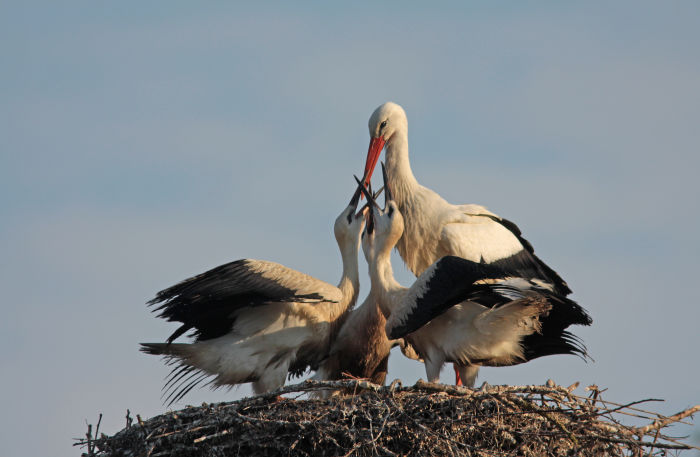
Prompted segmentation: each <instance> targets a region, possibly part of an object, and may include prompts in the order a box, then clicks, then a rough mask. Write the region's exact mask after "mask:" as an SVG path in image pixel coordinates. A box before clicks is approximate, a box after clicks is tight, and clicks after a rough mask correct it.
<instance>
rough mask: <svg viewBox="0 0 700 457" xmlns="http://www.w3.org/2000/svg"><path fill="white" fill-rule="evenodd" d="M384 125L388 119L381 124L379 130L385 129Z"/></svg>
mask: <svg viewBox="0 0 700 457" xmlns="http://www.w3.org/2000/svg"><path fill="white" fill-rule="evenodd" d="M384 127H386V121H382V123H381V124H379V130H382V129H384Z"/></svg>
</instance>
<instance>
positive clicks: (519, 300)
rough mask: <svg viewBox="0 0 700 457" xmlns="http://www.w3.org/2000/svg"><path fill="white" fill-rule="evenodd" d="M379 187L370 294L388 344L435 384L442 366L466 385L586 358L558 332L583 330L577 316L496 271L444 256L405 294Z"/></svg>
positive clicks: (398, 228) (371, 233)
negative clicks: (401, 349)
mask: <svg viewBox="0 0 700 457" xmlns="http://www.w3.org/2000/svg"><path fill="white" fill-rule="evenodd" d="M392 190H393V189H392V187H391V186H390V185H388V184H386V183H385V190H384V193H385V196H386V199H387V200H386V204H385V208H384V209H383V210H381V209H379V207H378V206H377V205H376V203H374V201H373V197H372V196H371V195H370V194H369V193H367V192H366V196H367V198H368V200H370V201H371V202H372V205H371V208H370V212H369V214H368V221H367V224H366V227H365V231H364V233H363V235H362V250H363V252H364V255H365V258H366V259H367V262H368V264H369V271H370V278H371V290H370V294H373V295H374V297H376V299H377V301H378V303H379V306H380V309H381V310H382V312H383V313H384V315H385V316H386V317H387V324H386V332H387V336H388V338H390V339H397V338H403V339H405V340H406V342H407V343H408V344H409V345H410V346H411V347H413V348H415V350H416V351H417V353H418V354H419V355H420V356H421V357H422V358H423V359H424V361H425V369H426V375H427V377H428V380H429V381H431V382H437V381H438V380H439V375H440V370H441V369H442V366H443V365H444V363H445V362H452V363H454V364H455V367H456V369H457V370H458V373H459V375H460V377H461V379H462V380H463V382H464V384H465V385H468V386H473V385H474V381H475V380H476V375H477V372H478V367H479V366H481V365H488V366H505V365H514V364H518V363H522V362H526V361H529V360H532V359H535V358H537V357H541V356H544V355H552V354H576V355H579V356H582V357H585V355H586V349H585V347H584V346H583V344H582V343H581V341H580V340H579V339H578V338H577V337H575V336H574V335H572V334H571V333H569V332H567V331H566V330H565V329H566V328H567V327H568V326H569V325H571V324H579V323H584V324H586V323H589V322H590V317H589V316H588V314H587V313H586V311H585V310H583V308H581V307H580V306H579V305H578V304H577V303H575V302H574V301H572V300H569V299H567V298H566V297H564V296H563V295H561V294H558V293H557V292H553V291H551V290H549V289H548V288H546V287H542V286H540V285H539V284H538V283H537V282H535V281H531V280H529V279H528V278H526V277H519V276H516V275H513V274H512V273H510V272H508V271H506V270H505V269H503V268H501V267H500V266H497V265H493V264H486V263H480V262H474V261H471V260H467V259H464V258H461V257H456V256H445V257H442V258H441V259H439V260H438V261H436V262H434V263H433V264H432V265H429V266H428V267H427V268H426V269H425V271H424V272H423V273H422V274H421V275H419V276H418V278H417V279H416V281H415V283H414V284H413V285H412V286H411V287H410V288H405V287H402V286H401V285H400V284H399V283H398V282H397V281H396V280H395V279H394V275H393V270H392V267H391V250H392V249H393V248H394V246H395V245H396V243H397V242H399V239H400V238H401V236H402V235H403V234H404V226H405V224H404V218H403V217H402V214H401V211H400V210H399V208H398V205H397V204H396V203H395V202H394V201H393V200H392V199H391V195H392Z"/></svg>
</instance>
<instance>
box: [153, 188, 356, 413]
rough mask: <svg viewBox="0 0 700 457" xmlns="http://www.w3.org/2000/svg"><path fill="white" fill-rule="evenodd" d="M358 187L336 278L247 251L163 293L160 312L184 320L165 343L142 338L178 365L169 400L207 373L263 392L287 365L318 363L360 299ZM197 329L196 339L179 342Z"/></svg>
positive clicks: (342, 224) (297, 369) (345, 214)
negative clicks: (317, 275)
mask: <svg viewBox="0 0 700 457" xmlns="http://www.w3.org/2000/svg"><path fill="white" fill-rule="evenodd" d="M359 196H360V187H359V186H358V189H357V191H356V192H355V194H354V195H353V197H352V199H351V200H350V203H349V205H348V206H347V207H346V208H345V209H344V210H343V211H342V212H341V213H340V215H339V216H338V218H337V219H336V220H335V225H334V232H335V238H336V241H337V242H338V247H339V248H340V254H341V257H342V262H343V273H342V277H341V280H340V283H339V284H338V286H337V287H336V286H333V285H331V284H328V283H326V282H324V281H321V280H320V279H316V278H314V277H312V276H309V275H307V274H304V273H301V272H299V271H296V270H293V269H291V268H287V267H285V266H283V265H280V264H278V263H275V262H269V261H265V260H254V259H242V260H237V261H235V262H231V263H227V264H225V265H221V266H219V267H217V268H214V269H212V270H209V271H207V272H205V273H202V274H200V275H198V276H194V277H192V278H189V279H186V280H184V281H182V282H180V283H179V284H176V285H174V286H172V287H170V288H168V289H165V290H163V291H161V292H159V293H158V294H157V296H156V297H155V298H154V299H153V300H151V301H150V302H149V305H159V306H158V307H157V308H156V309H155V310H154V311H159V314H158V317H162V318H164V319H167V320H168V321H175V322H181V323H182V325H181V326H180V327H179V328H178V329H177V330H176V331H175V332H174V333H173V334H172V335H171V336H170V337H169V338H168V340H167V342H166V343H144V344H142V345H141V350H142V351H143V352H145V353H147V354H154V355H162V356H165V358H166V359H167V360H168V361H169V362H170V363H171V364H174V365H175V367H174V368H173V370H172V371H171V373H170V375H169V377H168V380H167V382H166V385H165V386H164V395H167V397H166V399H165V401H166V402H169V403H170V404H172V403H174V402H176V401H178V400H180V399H181V398H182V397H183V396H184V395H185V394H187V393H188V392H189V391H190V390H191V389H192V388H194V387H195V386H196V385H198V384H201V383H202V382H203V381H205V380H207V378H211V379H210V380H208V382H207V384H208V385H212V386H214V387H219V386H232V385H235V384H240V383H246V382H252V383H253V391H254V392H255V393H262V392H267V391H271V390H274V389H276V388H279V387H281V386H282V385H284V382H285V379H286V378H287V375H288V373H292V374H301V373H303V372H304V371H305V370H306V369H308V368H311V369H316V368H317V367H318V364H319V363H320V362H321V361H322V360H323V359H324V358H325V357H326V356H327V355H328V351H329V349H330V346H331V342H332V341H333V339H334V337H335V335H336V334H337V332H338V330H339V328H340V326H341V325H342V322H343V320H344V319H345V318H346V317H347V315H348V310H349V309H351V308H352V307H353V306H354V305H355V302H356V300H357V295H358V292H359V277H358V260H357V255H358V250H359V244H360V234H361V233H362V229H363V226H364V219H365V218H364V215H363V213H364V211H365V209H364V208H363V209H362V210H360V211H359V212H358V213H357V214H356V213H355V211H356V210H357V206H358V201H359ZM190 330H193V336H194V342H192V343H190V344H187V343H174V342H173V341H174V340H175V339H176V338H178V337H179V336H181V335H182V334H184V333H186V332H188V331H190Z"/></svg>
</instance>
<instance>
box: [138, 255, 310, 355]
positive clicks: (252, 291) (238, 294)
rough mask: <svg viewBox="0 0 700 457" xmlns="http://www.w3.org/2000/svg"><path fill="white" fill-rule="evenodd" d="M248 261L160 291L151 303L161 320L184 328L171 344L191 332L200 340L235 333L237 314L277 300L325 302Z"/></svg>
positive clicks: (239, 261)
mask: <svg viewBox="0 0 700 457" xmlns="http://www.w3.org/2000/svg"><path fill="white" fill-rule="evenodd" d="M251 262H252V261H250V260H248V259H242V260H237V261H234V262H230V263H227V264H224V265H220V266H218V267H216V268H213V269H211V270H209V271H206V272H204V273H202V274H199V275H197V276H193V277H191V278H188V279H185V280H184V281H182V282H180V283H178V284H176V285H174V286H172V287H169V288H167V289H165V290H162V291H160V292H158V294H157V295H156V297H155V298H154V299H152V300H151V301H149V302H148V305H149V306H154V305H158V304H159V306H158V307H157V308H155V309H154V312H159V314H158V317H161V318H163V319H166V320H168V321H171V322H182V325H181V326H180V327H179V328H178V329H177V330H175V332H173V334H172V335H170V337H169V338H168V340H167V341H168V343H171V342H173V341H174V340H175V339H176V338H178V337H179V336H181V335H182V334H184V333H185V332H187V331H188V330H190V329H194V330H195V332H194V336H195V337H196V339H197V340H198V341H201V340H208V339H212V338H217V337H220V336H223V335H225V334H226V333H228V332H229V331H230V330H231V327H232V326H233V324H234V322H235V311H237V310H239V309H241V308H244V307H253V306H260V305H264V304H268V303H270V302H275V301H297V300H306V301H321V300H323V297H321V296H320V295H319V294H297V293H296V291H295V290H293V289H290V288H288V287H284V286H282V285H281V284H280V283H278V282H276V281H274V280H273V279H269V278H265V277H264V276H262V275H260V274H258V273H256V272H252V271H251Z"/></svg>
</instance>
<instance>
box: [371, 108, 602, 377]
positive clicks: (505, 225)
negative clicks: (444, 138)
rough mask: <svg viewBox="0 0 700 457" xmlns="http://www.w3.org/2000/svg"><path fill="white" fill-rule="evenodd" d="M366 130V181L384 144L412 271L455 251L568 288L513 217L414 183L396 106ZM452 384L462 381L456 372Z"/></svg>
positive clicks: (402, 245) (375, 116)
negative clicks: (460, 202)
mask: <svg viewBox="0 0 700 457" xmlns="http://www.w3.org/2000/svg"><path fill="white" fill-rule="evenodd" d="M369 133H370V137H371V140H370V145H369V150H368V151H367V160H366V163H365V173H364V180H365V184H368V183H369V180H370V178H371V176H372V172H373V171H374V168H375V166H376V164H377V161H378V159H379V155H380V154H381V152H382V149H383V148H384V147H386V169H387V175H388V179H389V181H388V182H389V185H390V186H391V188H392V190H393V192H394V199H395V202H396V204H397V206H398V209H399V210H400V211H401V213H402V214H403V217H404V221H405V229H404V235H403V237H402V238H401V239H400V240H399V242H398V244H397V249H398V251H399V254H400V255H401V258H402V259H403V261H404V262H405V263H406V265H407V266H408V268H409V269H410V270H411V271H412V272H413V274H415V275H416V276H418V275H420V274H421V273H423V272H424V271H425V269H426V268H428V266H430V265H431V264H433V263H434V262H435V261H437V260H438V259H439V258H441V257H443V256H446V255H455V256H458V257H462V258H464V259H467V260H471V261H473V262H480V263H485V264H490V265H496V266H499V267H501V268H503V269H505V270H506V271H508V272H509V273H512V274H516V275H517V276H520V277H523V278H526V279H531V280H533V281H536V282H537V283H538V284H540V285H542V286H544V287H548V288H550V289H551V290H553V291H555V292H557V293H558V294H561V295H568V294H569V293H571V290H570V289H569V287H568V285H567V284H566V282H564V280H563V279H562V278H561V277H560V276H559V275H558V274H557V273H556V272H555V271H554V270H552V269H551V268H550V267H549V266H547V265H546V264H545V263H544V262H543V261H542V260H540V259H539V258H538V257H537V256H536V255H535V252H534V249H533V247H532V245H531V244H530V243H529V242H528V241H527V240H526V239H525V238H523V237H522V236H521V232H520V229H518V227H517V226H516V225H515V224H514V223H513V222H510V221H508V220H506V219H503V218H501V217H499V216H497V215H496V214H494V213H492V212H490V211H489V210H487V209H486V208H485V207H483V206H480V205H474V204H467V205H453V204H450V203H448V202H447V201H445V200H444V199H443V198H442V197H441V196H440V195H438V194H437V193H435V192H434V191H432V190H431V189H428V188H427V187H423V186H421V185H420V184H419V183H418V181H417V180H416V178H415V177H414V176H413V172H412V171H411V166H410V163H409V158H408V120H407V119H406V113H405V112H404V110H403V108H401V106H399V105H397V104H395V103H392V102H388V103H385V104H383V105H381V106H379V107H378V108H377V109H376V110H375V111H374V112H373V113H372V116H371V117H370V119H369ZM577 323H580V324H586V325H588V324H590V321H589V320H587V321H586V322H577ZM457 368H458V367H455V370H456V371H458V370H457ZM477 371H478V370H477ZM457 384H461V381H460V377H459V372H458V373H457Z"/></svg>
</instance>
